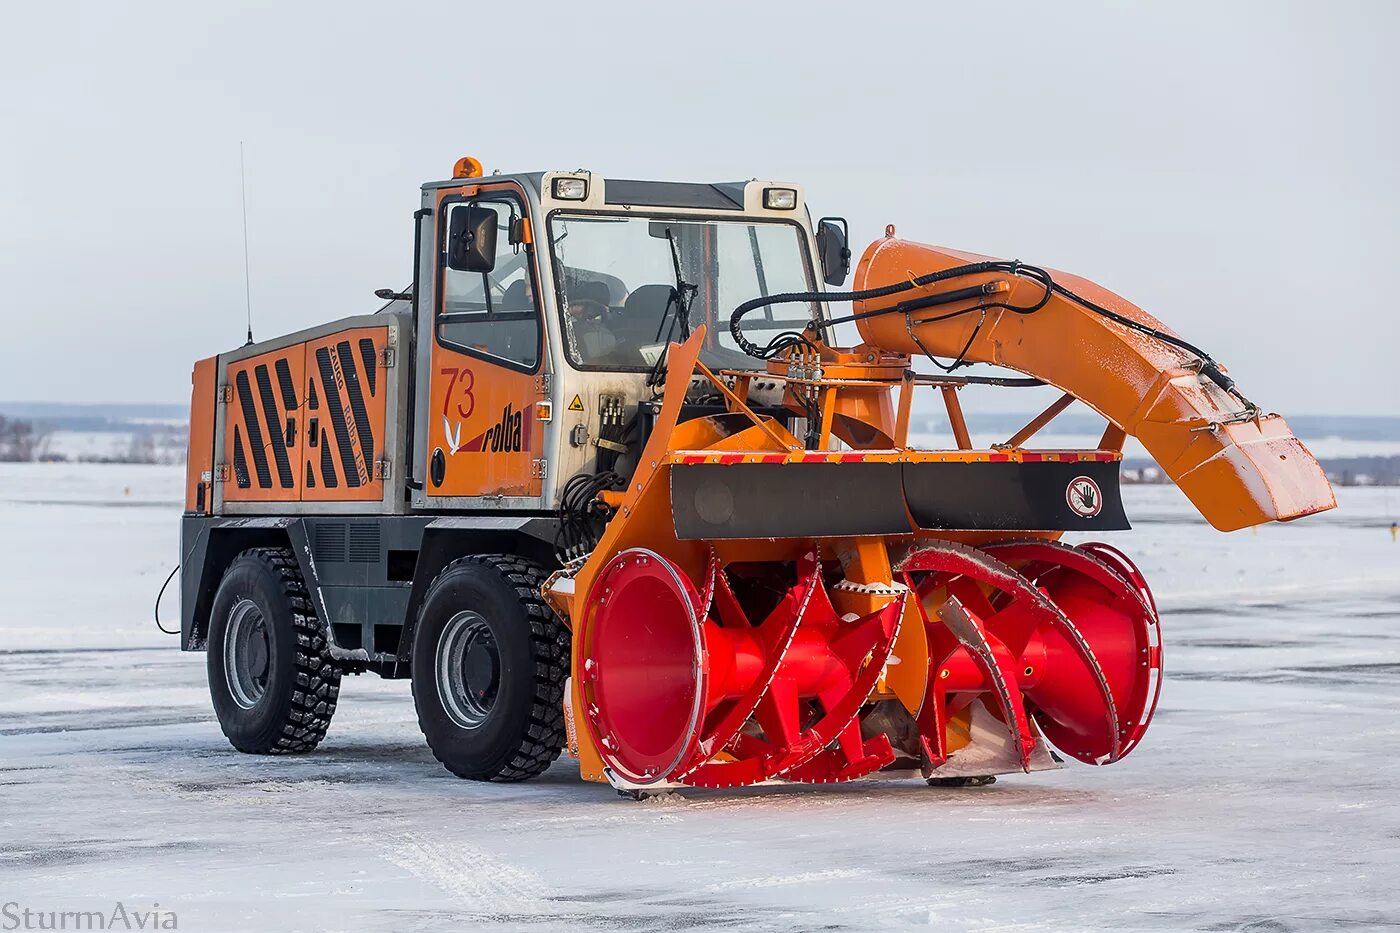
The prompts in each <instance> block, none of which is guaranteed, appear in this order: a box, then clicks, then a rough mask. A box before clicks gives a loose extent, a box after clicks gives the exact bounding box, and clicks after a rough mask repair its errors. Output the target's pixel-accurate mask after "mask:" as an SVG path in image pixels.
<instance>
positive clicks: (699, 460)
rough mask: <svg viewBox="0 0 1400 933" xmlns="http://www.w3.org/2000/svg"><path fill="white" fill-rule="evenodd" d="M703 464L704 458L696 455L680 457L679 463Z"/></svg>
mask: <svg viewBox="0 0 1400 933" xmlns="http://www.w3.org/2000/svg"><path fill="white" fill-rule="evenodd" d="M704 462H705V458H704V457H699V456H696V455H694V454H690V455H688V456H685V457H681V463H704Z"/></svg>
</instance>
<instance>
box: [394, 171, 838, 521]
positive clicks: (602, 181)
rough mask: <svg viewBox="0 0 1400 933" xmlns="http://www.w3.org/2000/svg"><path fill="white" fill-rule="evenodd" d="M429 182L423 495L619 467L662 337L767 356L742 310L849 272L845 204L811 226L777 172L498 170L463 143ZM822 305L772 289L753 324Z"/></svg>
mask: <svg viewBox="0 0 1400 933" xmlns="http://www.w3.org/2000/svg"><path fill="white" fill-rule="evenodd" d="M422 198H423V199H422V205H421V209H420V210H419V211H418V213H417V214H416V215H415V216H416V218H417V223H418V228H417V231H416V242H417V263H416V276H415V283H414V289H413V295H414V296H415V300H414V314H415V320H416V325H417V326H416V335H417V336H416V342H415V356H416V362H415V365H416V370H415V376H416V378H415V385H416V386H417V390H416V391H415V393H414V399H413V402H412V411H413V439H412V455H411V461H412V463H411V468H412V476H411V483H410V486H411V488H412V501H411V505H412V507H413V508H415V509H429V510H431V509H452V510H464V509H465V510H475V509H481V508H490V509H493V510H496V509H509V510H525V511H536V510H540V511H543V510H549V509H552V508H553V507H554V505H555V502H556V501H557V499H558V496H559V494H560V491H561V489H562V485H563V483H564V482H565V481H567V480H568V479H569V477H571V476H573V475H574V474H576V473H579V472H580V471H586V472H587V473H589V474H597V473H600V472H605V471H616V472H617V473H618V474H619V475H620V476H622V477H624V478H625V477H626V476H628V475H630V473H631V469H632V467H633V466H635V457H636V455H637V453H638V451H640V449H641V442H642V440H643V439H644V435H645V433H646V430H647V427H648V425H647V413H648V410H649V406H648V403H649V402H650V401H651V400H653V399H654V398H656V397H658V396H659V395H660V382H661V379H660V377H661V376H662V375H663V374H664V372H665V355H666V347H667V345H668V344H669V343H670V342H672V341H677V340H681V339H684V338H685V337H687V336H688V335H689V334H690V333H691V332H692V331H693V330H694V329H695V328H696V327H697V326H699V325H701V324H703V325H705V327H706V336H705V343H704V348H703V350H702V353H701V361H702V362H704V363H705V364H706V365H708V366H709V367H711V368H712V369H715V370H719V369H749V370H761V369H762V368H763V364H762V362H761V361H760V360H757V359H755V358H753V357H751V356H749V355H747V354H746V353H744V352H743V351H742V350H741V349H740V348H739V347H738V346H737V344H736V343H735V340H734V338H733V336H732V335H731V334H730V329H729V317H730V315H731V313H732V312H733V310H734V308H735V307H736V306H737V305H739V304H740V303H742V302H744V301H746V300H748V299H751V298H754V297H757V296H768V295H773V294H778V293H782V292H815V291H818V290H819V289H820V287H821V285H820V283H822V282H823V281H825V282H827V283H829V284H840V283H841V282H843V281H844V279H845V276H846V271H847V268H848V266H849V256H850V253H849V250H848V249H847V246H846V231H845V222H844V221H842V220H839V219H835V218H832V219H824V220H823V221H822V222H821V224H820V225H819V227H818V228H817V229H814V227H813V224H812V221H811V217H810V215H809V213H808V211H807V207H806V204H805V202H804V200H803V192H802V189H801V188H800V187H799V186H797V185H793V184H789V183H783V182H773V181H758V180H752V181H747V182H728V183H716V184H703V183H681V182H658V181H631V180H625V179H614V178H604V177H603V176H601V175H598V174H596V173H593V172H587V171H577V172H544V173H531V174H513V175H501V174H497V175H489V176H487V175H484V174H482V171H481V166H480V164H479V163H477V162H476V161H475V160H473V159H463V160H461V161H459V163H458V165H457V168H456V170H455V171H454V177H453V178H452V179H450V180H447V181H440V182H432V183H429V184H426V185H424V186H423V189H422ZM824 314H825V308H824V307H823V306H822V305H821V304H820V303H815V302H814V303H812V304H810V305H808V306H806V307H804V306H803V305H801V304H789V305H785V306H781V307H779V308H777V309H775V308H772V307H768V308H765V309H762V311H761V312H759V313H757V314H755V315H752V316H750V318H749V319H748V320H746V321H745V329H746V331H747V332H750V333H753V334H756V335H757V336H759V337H763V338H765V339H771V338H772V337H775V336H777V335H778V334H780V333H783V332H790V331H800V330H801V329H802V328H803V327H804V326H805V325H806V324H807V323H808V321H809V320H810V319H811V318H812V317H814V316H821V315H824ZM711 391H712V390H711ZM753 398H754V399H755V400H756V401H757V402H758V403H760V404H770V405H777V404H778V403H779V402H780V400H781V390H780V389H779V387H778V386H777V384H776V383H768V382H765V381H763V380H761V379H760V380H758V381H756V383H755V385H754V395H753ZM694 401H695V402H696V404H697V405H704V404H706V403H707V402H712V403H714V404H715V405H716V406H718V405H719V403H720V400H719V399H718V398H714V399H708V398H701V397H699V396H697V398H696V399H695V400H694Z"/></svg>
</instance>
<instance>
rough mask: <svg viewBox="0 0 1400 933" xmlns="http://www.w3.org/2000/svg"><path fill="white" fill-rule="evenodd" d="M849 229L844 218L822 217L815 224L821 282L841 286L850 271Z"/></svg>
mask: <svg viewBox="0 0 1400 933" xmlns="http://www.w3.org/2000/svg"><path fill="white" fill-rule="evenodd" d="M850 239H851V228H850V226H849V225H848V224H847V223H846V218H844V217H823V218H822V219H821V220H820V221H818V222H817V252H818V254H819V255H820V257H821V263H822V281H824V282H826V284H828V285H841V284H843V283H844V282H845V281H846V274H847V273H849V272H850V271H851V247H850Z"/></svg>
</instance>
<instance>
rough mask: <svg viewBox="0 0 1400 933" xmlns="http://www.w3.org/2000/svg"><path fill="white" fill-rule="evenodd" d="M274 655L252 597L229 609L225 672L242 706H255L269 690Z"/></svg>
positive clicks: (235, 698) (259, 611) (225, 637)
mask: <svg viewBox="0 0 1400 933" xmlns="http://www.w3.org/2000/svg"><path fill="white" fill-rule="evenodd" d="M270 656H271V651H270V647H269V645H268V631H267V620H266V619H265V618H264V617H263V614H262V610H261V609H259V608H258V605H257V603H255V602H253V601H252V600H251V599H240V600H239V601H238V602H236V603H234V606H233V609H232V610H231V611H230V612H229V622H228V628H227V629H226V630H225V631H224V675H225V679H226V680H227V681H228V686H229V693H230V694H231V695H232V696H233V701H234V702H235V703H237V704H238V705H239V706H240V707H241V708H243V709H252V708H253V707H255V706H257V705H258V701H260V700H261V699H262V698H263V696H264V694H266V693H267V677H268V670H269V660H270Z"/></svg>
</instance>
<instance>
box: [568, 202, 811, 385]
mask: <svg viewBox="0 0 1400 933" xmlns="http://www.w3.org/2000/svg"><path fill="white" fill-rule="evenodd" d="M550 240H551V242H552V244H553V250H554V255H553V258H554V274H555V280H556V283H557V286H558V288H559V291H560V295H559V306H560V308H561V309H562V312H563V320H564V335H565V343H566V344H567V346H568V351H569V357H570V359H571V360H573V362H574V365H576V366H583V367H592V368H596V369H611V370H638V371H645V370H647V369H650V368H651V367H652V366H653V365H655V363H656V360H657V359H658V357H659V356H660V355H661V351H662V350H663V349H664V347H665V346H666V344H667V343H669V342H670V341H673V340H680V339H683V338H684V337H685V336H686V335H687V334H688V333H689V330H692V329H694V327H695V326H696V325H698V324H701V323H703V324H705V325H707V328H708V332H707V335H706V338H705V347H704V348H703V349H702V351H701V354H700V358H701V359H702V360H703V361H704V362H705V363H706V365H708V366H711V367H715V368H720V367H724V368H731V369H740V368H742V369H755V368H758V367H760V366H761V365H762V363H761V362H760V361H758V360H756V359H754V358H753V357H751V356H748V355H747V354H745V353H744V352H743V351H741V350H739V349H738V347H737V346H736V345H735V343H734V338H733V337H732V336H731V335H730V333H729V316H730V315H731V314H732V313H733V312H734V309H735V307H737V306H738V305H740V304H742V303H743V302H745V301H747V300H749V299H750V298H757V297H759V296H762V295H771V294H775V293H778V292H807V291H813V290H814V286H813V282H812V278H811V276H810V274H809V272H808V264H807V253H806V250H805V249H804V248H803V240H802V229H801V228H800V227H798V226H797V225H796V224H792V223H784V222H775V223H764V222H758V223H750V222H740V221H709V220H696V219H689V218H687V219H676V218H660V217H639V216H628V217H611V216H608V217H604V216H596V215H593V216H570V215H559V216H555V217H554V218H552V219H551V220H550ZM683 309H684V310H685V311H688V313H683ZM814 313H815V307H811V306H809V307H808V308H807V309H804V308H803V307H802V306H801V305H783V306H780V307H779V309H778V310H777V311H775V310H774V309H773V308H771V307H769V308H762V309H760V310H758V311H755V312H754V313H753V314H751V315H749V316H748V317H746V318H745V319H744V330H745V332H746V333H751V334H752V336H751V337H750V339H752V340H755V341H756V342H759V343H766V342H767V341H768V339H770V338H771V337H773V336H774V335H775V334H776V333H777V332H779V331H786V330H801V329H802V328H803V327H804V326H805V325H806V323H807V321H808V320H810V319H811V316H812V315H813V314H814ZM687 322H688V325H689V326H688V327H687Z"/></svg>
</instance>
